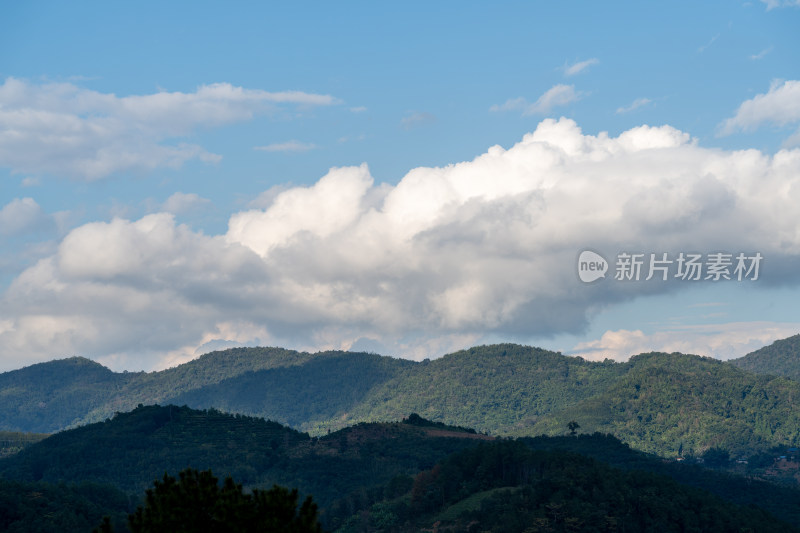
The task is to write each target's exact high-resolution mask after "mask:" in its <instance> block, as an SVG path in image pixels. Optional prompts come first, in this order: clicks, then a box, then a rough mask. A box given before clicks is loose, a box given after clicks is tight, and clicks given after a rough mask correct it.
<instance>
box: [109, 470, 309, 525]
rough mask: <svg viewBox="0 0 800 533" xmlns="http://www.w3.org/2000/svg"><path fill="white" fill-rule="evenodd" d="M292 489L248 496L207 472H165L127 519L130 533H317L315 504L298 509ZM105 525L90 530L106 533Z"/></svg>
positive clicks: (255, 493) (307, 503)
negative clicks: (177, 473) (174, 475)
mask: <svg viewBox="0 0 800 533" xmlns="http://www.w3.org/2000/svg"><path fill="white" fill-rule="evenodd" d="M298 499H299V498H298V494H297V489H293V490H291V491H290V490H289V489H286V488H283V487H279V486H277V485H275V486H273V487H272V488H271V489H270V490H266V491H265V490H254V491H253V492H252V493H251V494H247V493H245V492H244V491H243V490H242V486H241V485H238V484H236V483H235V482H234V481H233V479H232V478H231V477H227V478H226V479H225V481H224V483H223V484H222V486H220V485H219V483H218V480H217V478H216V477H214V475H213V474H212V473H211V471H210V470H208V471H204V472H198V471H197V470H194V469H191V468H190V469H186V470H184V471H182V472H181V473H180V474H179V479H175V478H174V477H172V476H169V475H167V474H164V479H163V480H162V481H155V483H154V486H153V488H151V489H147V492H146V496H145V504H144V506H140V507H139V508H138V509H136V511H135V512H134V513H133V514H131V515H129V516H128V525H129V527H130V529H131V531H132V532H133V533H160V532H172V533H193V532H198V531H203V532H209V533H223V532H224V533H227V532H242V533H249V532H256V531H258V532H269V533H271V532H286V533H319V532H321V531H322V528H321V526H320V524H319V521H318V514H317V505H316V504H315V503H313V501H312V500H311V497H310V496H309V497H307V498H306V499H305V501H304V502H303V504H302V505H301V506H300V508H299V509H298V507H297V504H298ZM111 530H112V529H111V525H110V523H109V522H108V521H104V522H103V524H102V525H101V526H100V527H99V528H98V529H96V530H95V531H99V532H110V531H111Z"/></svg>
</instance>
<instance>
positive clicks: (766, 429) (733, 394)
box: [520, 353, 800, 457]
mask: <svg viewBox="0 0 800 533" xmlns="http://www.w3.org/2000/svg"><path fill="white" fill-rule="evenodd" d="M626 366H627V372H625V373H624V375H622V376H621V378H620V379H618V380H617V381H616V382H614V383H613V384H612V385H611V386H610V387H609V388H607V389H606V390H604V391H602V392H601V393H599V394H597V395H596V396H593V397H591V398H588V399H586V400H583V401H582V402H580V403H578V404H576V405H574V406H572V407H569V408H567V409H564V410H563V411H559V412H556V413H553V414H552V415H549V416H547V417H544V418H543V419H542V420H539V421H538V422H537V423H536V424H534V425H533V426H532V427H531V428H530V429H529V430H528V431H527V432H525V431H523V432H520V433H528V434H539V433H544V434H551V435H556V434H563V432H564V428H565V427H566V425H567V423H568V422H569V421H571V420H575V421H577V422H578V423H579V424H580V426H581V428H582V430H583V431H587V432H594V431H599V432H602V433H610V434H613V435H615V436H617V437H619V438H620V439H622V440H623V441H625V442H627V443H629V444H630V445H631V446H633V447H634V448H637V449H639V450H643V451H647V452H653V453H657V454H659V455H664V456H673V457H674V456H677V455H678V452H679V450H682V451H683V453H684V454H685V455H689V454H700V453H702V452H703V451H705V450H706V449H708V448H709V447H721V448H724V449H726V450H729V451H731V452H732V453H739V454H749V453H752V452H753V451H755V450H764V449H768V448H771V447H773V446H776V445H785V446H797V445H798V444H800V410H798V409H797V406H795V401H797V402H799V403H800V384H798V383H796V382H794V381H791V380H787V379H785V378H780V377H778V378H775V377H769V376H759V375H754V374H750V373H747V372H745V371H742V370H739V369H737V368H735V367H733V366H731V365H728V364H726V363H724V362H721V361H718V360H716V359H711V358H704V357H697V356H692V355H683V354H663V353H651V354H641V355H638V356H635V357H633V358H631V360H630V362H628V363H626Z"/></svg>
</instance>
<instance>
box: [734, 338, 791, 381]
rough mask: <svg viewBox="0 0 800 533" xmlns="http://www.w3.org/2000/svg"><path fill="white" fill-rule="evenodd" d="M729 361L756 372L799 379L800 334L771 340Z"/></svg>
mask: <svg viewBox="0 0 800 533" xmlns="http://www.w3.org/2000/svg"><path fill="white" fill-rule="evenodd" d="M729 363H731V364H733V365H735V366H737V367H739V368H741V369H743V370H748V371H750V372H755V373H757V374H771V375H773V376H784V377H787V378H792V379H794V380H797V381H800V334H798V335H794V336H792V337H789V338H787V339H781V340H778V341H775V342H773V343H772V344H770V345H769V346H764V347H763V348H761V349H759V350H756V351H754V352H751V353H749V354H747V355H745V356H744V357H740V358H739V359H731V360H730V361H729Z"/></svg>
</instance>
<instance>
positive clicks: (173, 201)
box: [161, 192, 211, 215]
mask: <svg viewBox="0 0 800 533" xmlns="http://www.w3.org/2000/svg"><path fill="white" fill-rule="evenodd" d="M210 204H211V200H209V199H207V198H202V197H201V196H199V195H198V194H195V193H183V192H176V193H174V194H173V195H172V196H170V197H169V198H167V200H166V201H165V202H164V204H163V205H162V206H161V210H162V211H164V212H166V213H172V214H174V215H179V214H182V213H188V212H191V211H195V210H198V209H203V208H206V207H208V206H209V205H210Z"/></svg>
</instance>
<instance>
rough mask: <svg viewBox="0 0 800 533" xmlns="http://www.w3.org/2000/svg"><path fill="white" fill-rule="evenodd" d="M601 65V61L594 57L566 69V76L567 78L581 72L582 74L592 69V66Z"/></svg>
mask: <svg viewBox="0 0 800 533" xmlns="http://www.w3.org/2000/svg"><path fill="white" fill-rule="evenodd" d="M598 63H600V60H599V59H597V58H595V57H593V58H591V59H587V60H586V61H579V62H577V63H574V64H572V65H568V66H565V67H564V75H565V76H574V75H575V74H578V73H579V72H582V71H583V70H584V69H586V68H588V67H591V66H592V65H596V64H598Z"/></svg>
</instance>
